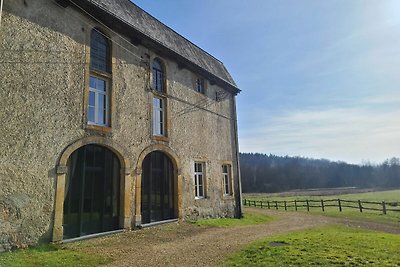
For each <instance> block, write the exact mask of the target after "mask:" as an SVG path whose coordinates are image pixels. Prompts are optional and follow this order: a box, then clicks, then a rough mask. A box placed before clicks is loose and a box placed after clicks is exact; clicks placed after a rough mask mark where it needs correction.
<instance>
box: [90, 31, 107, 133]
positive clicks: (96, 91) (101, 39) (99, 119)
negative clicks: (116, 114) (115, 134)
mask: <svg viewBox="0 0 400 267" xmlns="http://www.w3.org/2000/svg"><path fill="white" fill-rule="evenodd" d="M90 37H91V39H90V78H89V99H88V109H87V121H88V124H94V125H100V126H109V124H110V84H111V64H110V63H111V59H110V44H109V42H108V40H107V38H106V37H105V36H104V34H102V33H101V32H99V30H97V29H93V30H92V32H91V36H90Z"/></svg>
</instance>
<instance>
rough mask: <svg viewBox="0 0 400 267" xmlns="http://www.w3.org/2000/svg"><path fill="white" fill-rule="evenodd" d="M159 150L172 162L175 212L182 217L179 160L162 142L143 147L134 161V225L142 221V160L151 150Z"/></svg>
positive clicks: (138, 224)
mask: <svg viewBox="0 0 400 267" xmlns="http://www.w3.org/2000/svg"><path fill="white" fill-rule="evenodd" d="M154 151H160V152H163V153H165V154H166V155H167V156H168V157H169V159H170V160H171V162H172V165H173V168H174V178H175V180H176V187H177V190H176V191H177V192H176V195H177V196H176V198H177V212H178V218H179V219H182V189H181V187H182V175H181V162H180V160H179V157H178V155H177V154H176V153H175V152H174V151H173V150H172V149H171V148H170V147H168V146H166V145H163V144H154V145H150V146H148V147H147V148H145V149H144V150H143V151H142V152H141V153H140V155H139V157H138V160H137V163H136V172H135V175H136V177H135V179H136V187H135V225H136V226H140V225H141V223H142V215H141V197H142V192H141V189H142V171H143V170H142V166H143V161H144V159H145V158H146V156H147V155H149V154H150V153H151V152H154Z"/></svg>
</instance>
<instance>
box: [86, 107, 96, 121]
mask: <svg viewBox="0 0 400 267" xmlns="http://www.w3.org/2000/svg"><path fill="white" fill-rule="evenodd" d="M88 121H89V122H95V121H94V107H90V106H89V108H88Z"/></svg>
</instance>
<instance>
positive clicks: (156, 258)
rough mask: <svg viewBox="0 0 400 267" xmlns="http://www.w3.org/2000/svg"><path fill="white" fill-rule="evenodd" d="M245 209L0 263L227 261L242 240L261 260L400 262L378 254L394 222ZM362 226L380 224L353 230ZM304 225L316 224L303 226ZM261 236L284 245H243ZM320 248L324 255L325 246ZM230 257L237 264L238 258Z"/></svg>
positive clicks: (397, 239)
mask: <svg viewBox="0 0 400 267" xmlns="http://www.w3.org/2000/svg"><path fill="white" fill-rule="evenodd" d="M244 211H245V218H244V219H243V220H238V219H211V220H199V221H194V222H191V223H180V224H176V223H173V224H167V225H161V226H157V227H151V228H145V229H142V230H138V231H129V232H124V233H119V234H115V235H110V236H105V237H100V238H95V239H90V240H84V241H79V242H75V243H69V244H64V245H42V246H39V247H37V248H32V249H27V250H20V251H15V252H12V253H3V254H0V266H11V267H19V266H88V267H89V266H99V265H102V266H103V265H106V266H193V265H199V266H219V265H221V264H225V266H235V264H236V263H234V262H232V258H231V261H230V262H228V263H225V262H226V260H227V259H228V258H229V257H230V256H231V255H232V254H234V253H240V252H238V251H242V250H243V249H246V248H248V247H249V246H250V247H249V249H250V254H251V255H253V256H254V257H256V260H257V261H258V262H260V261H263V260H264V259H263V257H265V255H268V261H271V262H274V261H275V262H280V261H281V257H283V256H284V254H285V253H286V256H288V258H287V260H290V264H292V265H294V266H296V265H297V266H304V265H302V264H300V263H302V261H301V260H302V259H303V260H304V261H303V262H305V260H310V261H311V262H320V261H321V262H325V260H329V261H331V262H335V261H337V262H338V263H341V262H345V263H346V264H351V263H352V262H353V263H354V264H353V265H357V264H358V265H361V264H360V263H361V262H366V261H369V262H370V261H374V263H376V264H377V263H379V264H380V265H376V266H385V264H388V265H387V266H400V265H393V264H392V265H389V263H390V262H389V261H384V260H385V259H388V258H391V259H393V260H397V258H396V257H398V255H395V256H393V254H392V249H391V247H390V246H392V245H393V246H396V247H397V248H398V247H399V246H400V227H397V226H394V225H385V224H379V223H374V222H365V221H362V222H361V221H357V220H348V219H342V218H331V217H327V216H319V215H312V214H308V213H302V212H284V211H276V210H265V209H259V208H245V209H244ZM338 225H339V226H340V225H342V226H341V227H339V226H338ZM321 227H322V228H321ZM338 227H339V228H338ZM364 228H365V229H370V230H374V231H379V232H368V231H364V230H360V229H364ZM311 229H317V230H315V231H316V232H309V230H311ZM357 229H358V230H357ZM304 231H306V232H304ZM342 232H343V233H342ZM382 232H386V233H392V234H384V233H382ZM369 233H373V234H369ZM336 236H338V238H337V239H336ZM364 237H365V238H364ZM266 238H268V239H267V240H271V241H269V242H276V243H278V242H280V241H284V242H285V243H288V244H289V245H285V246H283V247H282V248H284V249H283V250H281V251H277V250H278V249H279V248H281V247H273V249H274V250H273V251H275V252H273V253H272V255H269V254H265V253H264V252H265V251H267V250H268V248H263V245H260V248H262V249H260V250H258V249H257V248H258V247H257V246H256V247H254V245H250V244H251V243H252V242H257V241H259V240H265V239H266ZM352 240H354V242H353V241H352ZM346 242H347V243H346ZM385 242H389V243H390V244H389V245H388V244H387V243H385ZM314 243H315V244H318V247H321V250H319V251H318V253H316V254H311V253H310V250H312V251H313V250H314V249H315V247H313V246H312V244H314ZM257 244H258V243H257ZM359 244H361V247H360V245H359ZM363 244H373V245H374V246H375V251H374V253H367V252H362V253H358V252H357V253H358V254H357V253H356V252H355V251H357V250H359V249H360V248H364V245H363ZM342 245H343V246H344V248H345V249H346V250H347V251H348V253H349V254H347V256H349V257H347V258H343V257H342V256H343V250H342V249H341V248H342V247H341V246H342ZM278 246H279V244H278ZM386 247H387V248H388V249H386ZM275 249H277V250H275ZM285 249H289V252H285ZM366 249H369V248H366ZM327 251H328V252H329V255H325V254H324V253H325V252H327ZM316 252H317V250H316ZM266 253H267V252H266ZM268 253H269V252H268ZM233 257H235V256H233ZM246 257H247V256H246ZM297 258H298V259H297ZM233 260H234V261H235V259H234V258H233ZM231 263H232V264H231ZM248 263H249V264H250V263H251V261H250V260H249V261H248ZM328 263H329V262H328ZM381 263H382V264H383V265H382V264H381ZM226 264H228V265H226ZM237 264H239V265H237V266H242V265H240V264H242V262H239V263H237ZM339 265H340V264H339ZM343 265H344V264H343ZM246 266H247V264H246ZM253 266H257V265H253ZM263 266H267V265H266V264H264V265H263ZM275 266H277V265H275ZM279 266H282V265H279ZM328 266H329V264H328ZM372 266H373V265H372Z"/></svg>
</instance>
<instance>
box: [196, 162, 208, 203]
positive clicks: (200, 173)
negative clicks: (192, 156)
mask: <svg viewBox="0 0 400 267" xmlns="http://www.w3.org/2000/svg"><path fill="white" fill-rule="evenodd" d="M194 188H195V197H196V198H204V197H205V183H204V163H203V162H195V163H194Z"/></svg>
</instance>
